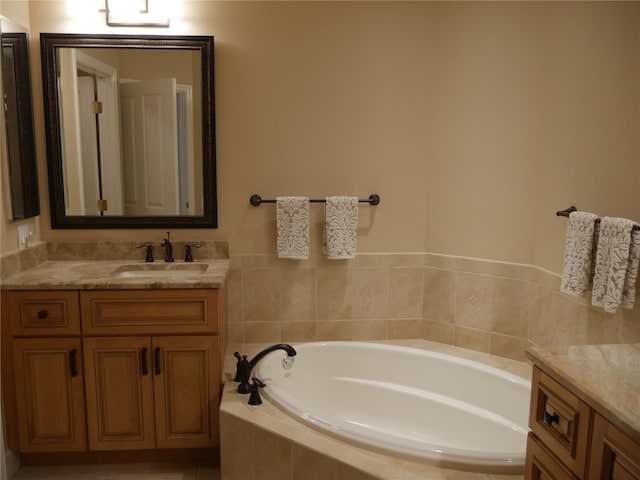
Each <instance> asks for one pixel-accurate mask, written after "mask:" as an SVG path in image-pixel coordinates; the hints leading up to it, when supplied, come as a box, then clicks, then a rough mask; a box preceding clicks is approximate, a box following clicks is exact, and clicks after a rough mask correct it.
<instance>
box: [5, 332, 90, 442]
mask: <svg viewBox="0 0 640 480" xmlns="http://www.w3.org/2000/svg"><path fill="white" fill-rule="evenodd" d="M80 352H81V343H80V339H79V338H17V339H15V340H14V341H13V363H14V370H15V378H16V389H15V395H16V403H17V411H16V414H17V420H18V429H19V438H20V451H22V452H49V451H65V452H77V451H84V450H86V448H87V437H86V430H85V407H84V392H83V376H82V369H81V368H80V367H79V363H78V362H81V361H82V359H81V358H80Z"/></svg>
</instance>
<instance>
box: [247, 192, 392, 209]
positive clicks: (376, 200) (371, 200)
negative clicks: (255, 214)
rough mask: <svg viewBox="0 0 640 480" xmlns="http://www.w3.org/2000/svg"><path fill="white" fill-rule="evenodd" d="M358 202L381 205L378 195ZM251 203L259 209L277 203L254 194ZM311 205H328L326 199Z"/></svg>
mask: <svg viewBox="0 0 640 480" xmlns="http://www.w3.org/2000/svg"><path fill="white" fill-rule="evenodd" d="M358 202H360V203H369V204H371V205H379V204H380V195H378V194H377V193H372V194H371V195H369V198H359V199H358ZM249 203H250V204H251V205H253V206H254V207H257V206H259V205H261V204H263V203H276V201H275V199H272V200H264V199H263V198H262V197H261V196H260V195H258V194H253V195H251V197H249ZM309 203H326V200H325V199H324V198H322V199H310V200H309Z"/></svg>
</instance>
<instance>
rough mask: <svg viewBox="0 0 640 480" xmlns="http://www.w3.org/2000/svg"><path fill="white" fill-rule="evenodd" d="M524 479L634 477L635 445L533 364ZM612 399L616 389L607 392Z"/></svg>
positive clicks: (639, 465) (639, 466)
mask: <svg viewBox="0 0 640 480" xmlns="http://www.w3.org/2000/svg"><path fill="white" fill-rule="evenodd" d="M531 393H532V395H531V409H530V419H529V426H530V428H531V432H529V437H528V441H527V458H526V466H525V479H526V480H640V443H638V441H637V440H634V439H632V438H631V437H630V436H629V435H627V434H626V433H624V432H623V431H621V430H620V429H619V428H618V427H616V426H615V425H614V424H613V423H612V422H611V421H609V420H608V419H606V418H605V417H604V416H603V415H602V414H601V413H600V412H599V410H600V409H601V407H600V406H598V405H597V404H590V403H587V402H585V401H584V400H583V399H581V398H579V397H578V395H576V394H575V393H574V392H571V391H570V390H569V389H567V388H565V386H563V385H562V384H560V383H559V382H558V381H556V380H554V379H553V378H551V376H549V375H547V374H546V373H545V372H543V371H542V370H541V369H540V368H538V366H534V369H533V380H532V390H531ZM607 395H610V396H611V398H614V399H615V395H616V392H614V391H612V392H607Z"/></svg>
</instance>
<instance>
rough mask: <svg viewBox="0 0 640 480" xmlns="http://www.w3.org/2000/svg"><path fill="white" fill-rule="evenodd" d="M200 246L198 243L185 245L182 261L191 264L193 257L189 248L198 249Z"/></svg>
mask: <svg viewBox="0 0 640 480" xmlns="http://www.w3.org/2000/svg"><path fill="white" fill-rule="evenodd" d="M200 247H201V245H200V244H199V243H187V244H185V246H184V249H185V253H184V261H185V262H193V255H192V253H191V248H200Z"/></svg>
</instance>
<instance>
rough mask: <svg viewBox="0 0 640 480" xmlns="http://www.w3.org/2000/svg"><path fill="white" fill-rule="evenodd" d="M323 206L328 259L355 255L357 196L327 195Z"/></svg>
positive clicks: (342, 258)
mask: <svg viewBox="0 0 640 480" xmlns="http://www.w3.org/2000/svg"><path fill="white" fill-rule="evenodd" d="M326 201H327V203H326V206H325V232H324V233H325V239H324V240H325V253H326V254H327V258H328V259H330V260H344V259H348V258H354V257H355V256H356V234H357V229H358V197H327V199H326Z"/></svg>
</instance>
